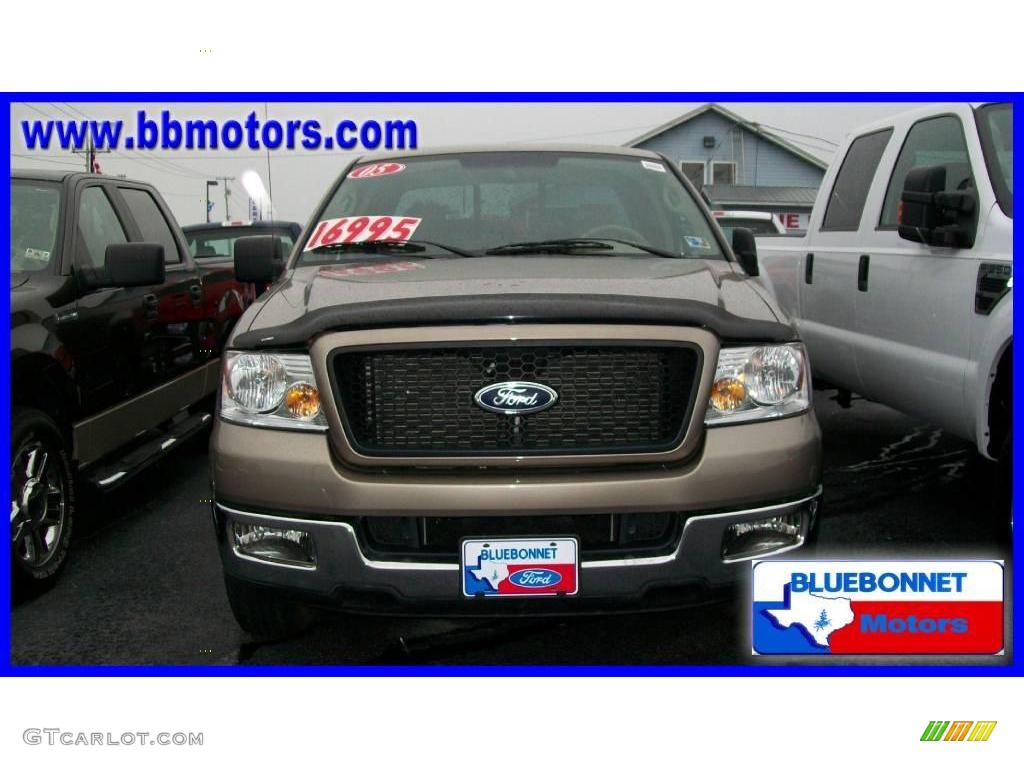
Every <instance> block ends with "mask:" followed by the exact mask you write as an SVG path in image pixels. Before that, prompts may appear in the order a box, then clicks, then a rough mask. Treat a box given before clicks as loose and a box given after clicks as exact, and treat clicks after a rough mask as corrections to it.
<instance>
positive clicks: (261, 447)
mask: <svg viewBox="0 0 1024 768" xmlns="http://www.w3.org/2000/svg"><path fill="white" fill-rule="evenodd" d="M211 455H212V462H213V475H214V483H215V488H216V501H215V505H214V515H215V521H216V525H217V532H218V539H219V541H220V549H221V555H222V560H223V563H224V570H225V574H226V575H227V576H228V577H229V578H236V579H241V580H245V581H248V582H254V583H258V584H262V585H265V586H268V587H275V588H278V589H282V590H288V591H292V592H295V593H298V594H299V595H300V596H301V598H302V599H307V600H310V601H312V602H321V603H327V604H331V605H334V606H338V607H341V608H349V609H351V610H370V611H383V612H392V611H399V610H409V609H410V608H411V609H412V610H414V611H416V612H422V613H452V612H457V611H463V612H465V611H468V612H470V613H487V612H491V611H496V610H500V611H501V612H513V613H518V612H524V611H525V612H546V611H549V610H558V611H578V610H586V606H588V605H593V604H596V603H597V602H602V603H612V604H614V603H624V604H627V605H630V606H633V607H634V608H643V607H648V606H650V605H652V604H653V603H655V602H656V601H657V598H658V596H659V595H666V594H669V593H682V594H681V595H680V599H679V600H673V601H672V602H690V601H693V600H694V599H695V596H697V595H698V594H699V593H704V592H706V591H707V590H708V589H714V588H718V587H723V586H727V585H730V584H732V583H734V582H736V581H737V579H738V578H739V575H740V573H741V572H742V571H743V570H745V569H746V568H749V566H748V565H746V563H744V562H742V561H735V562H725V561H723V559H722V556H721V551H722V539H723V534H724V532H725V530H726V528H728V527H729V526H730V525H734V524H736V523H739V522H744V521H748V520H755V519H758V518H764V517H771V516H775V515H782V514H788V513H794V512H803V513H805V514H807V515H808V517H810V518H813V517H816V513H817V508H818V504H819V503H820V494H821V490H820V478H821V436H820V431H819V429H818V425H817V421H816V420H815V418H814V415H813V412H809V413H806V414H803V415H800V416H794V417H790V418H786V419H781V420H778V421H772V422H760V423H755V424H747V425H737V426H729V427H720V428H714V429H708V430H705V434H704V437H703V444H702V445H701V447H700V448H699V450H698V451H697V452H696V453H695V454H694V455H693V456H692V457H691V458H690V459H689V460H687V461H685V462H682V463H677V464H658V465H652V466H645V467H642V468H638V467H624V468H611V469H587V470H575V471H574V470H572V469H565V470H561V471H542V472H539V471H537V470H536V469H533V468H529V469H527V468H524V469H522V470H519V471H517V470H514V469H512V470H509V469H500V470H496V469H479V470H475V471H468V470H447V471H439V470H429V469H415V468H413V469H401V470H399V469H390V470H386V471H378V472H367V471H364V470H360V469H356V468H353V467H350V466H348V465H345V464H343V463H341V462H340V461H338V460H336V459H335V457H334V455H333V453H332V450H331V447H330V444H329V442H328V438H327V436H326V435H323V434H308V433H296V432H285V431H275V430H257V429H252V428H248V427H242V426H237V425H233V424H227V423H224V422H220V421H218V423H217V424H216V426H215V429H214V434H213V438H212V444H211ZM642 512H662V513H664V512H669V513H672V514H677V515H679V516H680V520H681V523H682V524H681V526H680V533H679V535H678V539H677V540H676V541H675V542H674V543H673V545H672V547H671V548H669V549H668V550H667V551H665V552H662V553H659V554H658V555H657V556H649V557H644V556H640V557H629V558H622V559H601V560H596V559H593V560H588V559H587V553H586V552H583V553H582V558H581V563H580V595H579V596H576V597H566V598H553V599H547V598H530V599H526V600H519V599H513V598H503V599H502V600H500V601H495V600H487V601H486V604H481V602H480V600H463V599H461V597H460V595H461V585H460V573H459V565H458V563H457V562H454V561H450V562H408V561H401V560H394V561H392V560H387V559H380V558H379V557H376V559H375V557H371V556H370V555H368V553H367V551H364V549H363V548H361V546H360V541H359V536H358V534H357V531H356V529H355V528H354V527H353V525H352V523H351V522H349V521H350V520H351V519H352V518H357V517H361V516H362V517H368V516H374V515H377V516H385V515H386V516H395V515H398V516H428V515H436V516H447V517H485V516H500V517H507V518H514V517H517V516H526V515H561V514H575V515H580V514H608V513H615V514H619V513H642ZM232 521H237V522H240V523H249V524H257V525H260V524H265V525H271V526H276V527H285V528H289V529H295V530H300V531H307V532H309V534H310V535H311V536H312V537H313V540H314V547H315V550H316V554H317V558H316V559H317V562H316V567H315V568H298V567H290V566H288V565H282V564H277V563H269V562H267V561H262V560H254V559H249V558H246V557H244V556H241V555H239V554H238V553H237V552H236V551H235V550H234V548H233V546H232V543H231V542H232V537H231V536H229V535H228V533H229V527H230V524H231V522H232ZM772 554H779V552H778V551H777V552H774V553H772ZM696 599H699V597H696ZM497 602H500V603H501V605H500V606H498V605H496V603H497Z"/></svg>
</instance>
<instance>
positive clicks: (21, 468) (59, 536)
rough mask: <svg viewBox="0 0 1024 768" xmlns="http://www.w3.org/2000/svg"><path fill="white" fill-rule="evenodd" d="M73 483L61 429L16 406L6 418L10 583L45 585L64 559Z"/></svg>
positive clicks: (21, 588)
mask: <svg viewBox="0 0 1024 768" xmlns="http://www.w3.org/2000/svg"><path fill="white" fill-rule="evenodd" d="M74 512H75V485H74V478H73V475H72V471H71V461H70V460H69V459H68V454H67V450H66V449H65V446H64V438H63V436H62V435H61V432H60V429H58V427H57V425H56V424H55V423H54V422H53V419H51V418H50V417H49V416H47V415H46V414H45V413H43V412H41V411H36V410H33V409H30V408H18V409H16V410H15V411H14V413H13V415H12V418H11V585H12V588H13V589H14V590H15V592H18V593H26V592H36V591H42V590H44V589H49V588H50V587H51V586H53V584H54V583H55V582H56V581H57V577H58V576H59V575H60V572H61V569H62V568H63V567H64V564H65V563H66V562H67V558H68V549H69V548H70V546H71V528H72V523H73V520H74Z"/></svg>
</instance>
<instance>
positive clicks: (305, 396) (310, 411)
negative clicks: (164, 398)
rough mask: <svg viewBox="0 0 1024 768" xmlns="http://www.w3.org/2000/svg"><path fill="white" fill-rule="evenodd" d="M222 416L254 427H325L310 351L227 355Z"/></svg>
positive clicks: (221, 407) (235, 353)
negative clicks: (307, 352)
mask: <svg viewBox="0 0 1024 768" xmlns="http://www.w3.org/2000/svg"><path fill="white" fill-rule="evenodd" d="M220 416H221V418H222V419H224V421H230V422H234V423H235V424H247V425H249V426H253V427H277V428H279V429H303V430H308V431H315V432H323V431H325V430H326V429H327V420H326V419H325V418H324V412H323V408H321V405H320V390H319V389H317V386H316V381H315V380H314V378H313V365H312V363H311V362H310V359H309V355H291V354H287V355H286V354H264V353H252V352H227V353H225V355H224V380H223V385H222V387H221V398H220Z"/></svg>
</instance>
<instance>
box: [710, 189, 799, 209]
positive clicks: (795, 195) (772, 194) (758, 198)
mask: <svg viewBox="0 0 1024 768" xmlns="http://www.w3.org/2000/svg"><path fill="white" fill-rule="evenodd" d="M704 191H705V192H707V194H708V197H710V198H711V200H712V202H714V203H715V204H716V205H798V206H803V207H808V208H810V207H811V206H813V205H814V199H815V198H816V197H817V196H818V188H817V187H747V186H741V185H737V184H709V185H708V186H706V187H704Z"/></svg>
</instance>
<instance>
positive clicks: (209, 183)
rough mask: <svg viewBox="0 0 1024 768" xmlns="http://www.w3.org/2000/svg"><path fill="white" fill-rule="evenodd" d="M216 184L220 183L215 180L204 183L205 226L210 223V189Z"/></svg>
mask: <svg viewBox="0 0 1024 768" xmlns="http://www.w3.org/2000/svg"><path fill="white" fill-rule="evenodd" d="M218 184H220V182H219V181H217V180H215V179H210V180H209V181H207V182H206V223H207V224H209V223H210V187H216V186H217V185H218Z"/></svg>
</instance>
